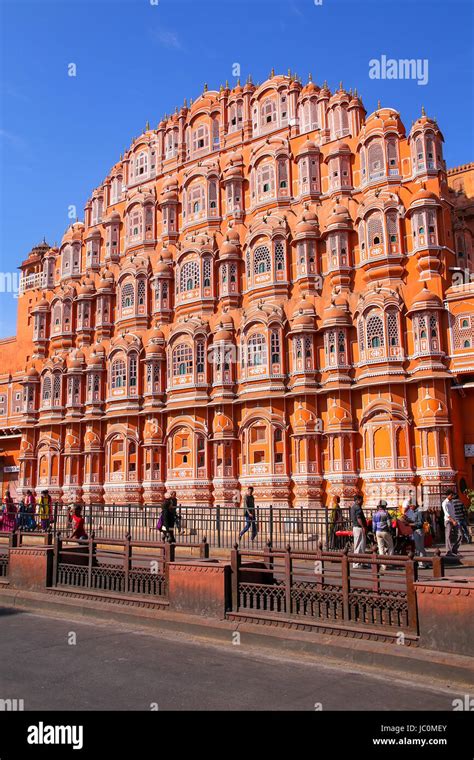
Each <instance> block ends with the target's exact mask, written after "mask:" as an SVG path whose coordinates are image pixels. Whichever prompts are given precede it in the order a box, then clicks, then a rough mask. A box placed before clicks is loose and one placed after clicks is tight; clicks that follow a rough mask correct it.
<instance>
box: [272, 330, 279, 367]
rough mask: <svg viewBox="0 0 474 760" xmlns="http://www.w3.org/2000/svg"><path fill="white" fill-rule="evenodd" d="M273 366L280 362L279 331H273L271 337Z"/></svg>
mask: <svg viewBox="0 0 474 760" xmlns="http://www.w3.org/2000/svg"><path fill="white" fill-rule="evenodd" d="M271 351H272V364H279V362H280V334H279V332H278V330H272V335H271Z"/></svg>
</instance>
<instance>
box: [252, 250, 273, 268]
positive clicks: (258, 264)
mask: <svg viewBox="0 0 474 760" xmlns="http://www.w3.org/2000/svg"><path fill="white" fill-rule="evenodd" d="M271 268H272V262H271V258H270V251H269V250H268V248H267V246H266V245H259V246H258V247H257V248H256V249H255V251H254V254H253V271H254V274H263V273H264V272H270V271H271Z"/></svg>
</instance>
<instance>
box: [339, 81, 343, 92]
mask: <svg viewBox="0 0 474 760" xmlns="http://www.w3.org/2000/svg"><path fill="white" fill-rule="evenodd" d="M343 89H344V87H343V86H342V79H341V81H340V82H339V90H343Z"/></svg>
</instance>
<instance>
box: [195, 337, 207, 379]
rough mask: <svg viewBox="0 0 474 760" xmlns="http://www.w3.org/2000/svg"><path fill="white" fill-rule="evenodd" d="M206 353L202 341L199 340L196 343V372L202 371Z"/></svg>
mask: <svg viewBox="0 0 474 760" xmlns="http://www.w3.org/2000/svg"><path fill="white" fill-rule="evenodd" d="M205 355H206V349H205V346H204V341H202V340H200V341H198V342H197V344H196V370H197V372H198V373H203V372H204V359H205Z"/></svg>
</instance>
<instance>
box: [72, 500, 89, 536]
mask: <svg viewBox="0 0 474 760" xmlns="http://www.w3.org/2000/svg"><path fill="white" fill-rule="evenodd" d="M71 538H77V539H78V541H86V540H87V533H86V531H85V528H84V518H83V516H82V507H75V509H74V514H73V516H72V534H71Z"/></svg>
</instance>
